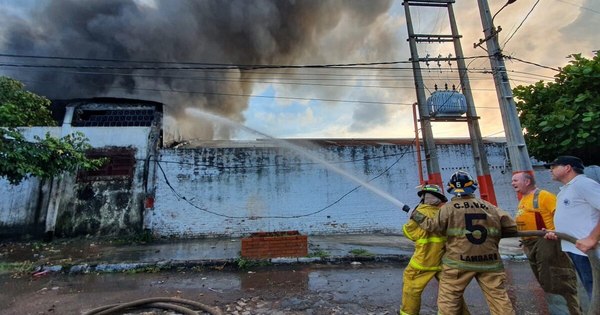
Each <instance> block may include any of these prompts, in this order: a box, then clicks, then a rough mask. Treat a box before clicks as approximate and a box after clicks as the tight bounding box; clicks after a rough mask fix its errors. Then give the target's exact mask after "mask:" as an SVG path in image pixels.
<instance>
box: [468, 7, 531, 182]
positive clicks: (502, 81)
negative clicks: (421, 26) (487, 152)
mask: <svg viewBox="0 0 600 315" xmlns="http://www.w3.org/2000/svg"><path fill="white" fill-rule="evenodd" d="M515 1H516V0H508V2H507V3H506V4H505V5H504V6H506V5H508V4H511V3H513V2H515ZM477 3H478V4H479V13H480V15H481V24H482V26H483V32H484V34H485V38H484V39H481V40H480V41H479V43H478V44H475V45H474V46H475V47H478V46H480V45H481V44H482V43H483V42H485V43H486V46H487V51H488V54H489V56H490V63H491V66H492V72H493V75H494V83H495V84H496V94H497V96H498V103H499V104H500V113H501V115H502V124H503V125H504V133H505V134H506V144H507V146H508V156H509V158H510V162H511V166H512V172H513V174H516V173H522V172H527V173H530V174H531V175H533V167H532V166H531V160H530V159H529V153H528V152H527V146H526V145H525V138H524V137H523V131H522V129H521V122H520V121H519V115H518V113H517V107H516V105H515V100H514V98H513V94H512V89H511V87H510V82H509V81H508V75H507V73H506V67H505V65H504V58H503V57H502V50H501V49H500V44H498V32H500V31H501V30H502V29H501V28H498V29H496V27H495V26H494V24H493V18H492V14H491V13H490V8H489V5H488V1H487V0H477ZM502 8H504V7H502ZM498 12H499V11H498Z"/></svg>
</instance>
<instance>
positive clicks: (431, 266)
mask: <svg viewBox="0 0 600 315" xmlns="http://www.w3.org/2000/svg"><path fill="white" fill-rule="evenodd" d="M415 211H419V212H420V213H422V214H424V215H425V216H427V217H428V218H434V217H436V216H437V214H438V212H439V211H440V208H439V207H437V206H432V205H428V204H424V203H422V204H419V206H417V209H416V210H415ZM402 232H403V233H404V236H406V237H407V238H408V239H410V240H411V241H413V242H415V252H414V253H413V255H412V257H411V258H410V262H409V263H408V264H409V265H410V266H412V267H413V268H415V269H418V270H423V271H440V270H442V267H441V263H442V255H443V254H444V243H445V242H446V237H445V236H443V235H441V234H439V233H433V232H427V231H425V230H423V229H422V228H421V227H420V226H419V224H418V223H417V222H415V221H413V220H408V222H407V223H406V224H404V226H402Z"/></svg>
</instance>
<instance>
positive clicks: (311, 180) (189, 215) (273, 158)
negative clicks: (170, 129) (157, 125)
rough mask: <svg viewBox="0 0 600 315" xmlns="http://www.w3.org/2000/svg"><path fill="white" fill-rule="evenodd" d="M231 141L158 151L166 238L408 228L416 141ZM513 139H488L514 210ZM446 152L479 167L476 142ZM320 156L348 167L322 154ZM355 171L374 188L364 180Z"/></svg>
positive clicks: (544, 178)
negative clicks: (300, 146) (305, 144)
mask: <svg viewBox="0 0 600 315" xmlns="http://www.w3.org/2000/svg"><path fill="white" fill-rule="evenodd" d="M226 146H227V145H226V144H221V147H204V148H198V149H177V150H176V149H164V150H161V151H160V152H159V159H158V171H157V186H156V195H155V197H156V198H155V203H154V208H153V209H151V210H149V211H148V213H147V214H148V215H147V217H146V218H145V220H146V224H147V228H149V229H150V230H151V231H152V232H153V233H154V234H155V235H157V236H164V237H198V236H221V235H228V236H244V235H247V234H249V233H252V232H258V231H283V230H298V231H300V232H301V233H305V234H337V233H374V232H382V233H401V226H402V224H404V223H405V222H406V220H407V216H406V214H405V213H404V212H402V211H401V210H399V207H398V202H393V200H398V201H400V202H401V203H406V204H408V205H410V206H411V207H412V206H415V205H416V204H417V202H418V200H419V199H418V197H417V195H416V189H415V187H416V186H417V185H418V184H419V175H418V167H417V161H416V157H415V153H414V146H412V145H399V144H385V142H380V143H378V142H376V141H370V142H369V143H368V144H364V145H353V146H340V145H331V146H321V147H316V148H315V147H311V148H307V149H306V150H305V152H306V153H305V154H300V153H298V151H295V150H290V149H289V148H285V146H284V147H282V146H281V144H280V143H278V144H277V147H269V146H268V145H266V146H265V145H263V146H256V145H255V146H247V147H239V146H233V145H232V146H231V147H226ZM505 147H506V146H505V143H487V144H486V153H487V156H488V162H489V163H490V171H491V177H492V179H493V181H494V186H495V191H496V197H497V200H498V202H499V205H500V206H501V207H502V208H504V209H506V210H507V211H509V212H511V213H512V214H514V211H515V208H516V205H517V199H516V194H515V193H514V192H513V189H512V187H511V186H510V182H511V176H512V171H511V169H510V165H508V160H507V158H506V154H505V152H506V149H505ZM310 155H313V158H311V156H310ZM438 155H439V157H440V167H441V170H442V178H443V179H444V180H447V179H448V178H449V177H450V175H451V174H452V173H453V172H455V171H456V170H459V169H463V170H467V171H469V172H470V173H471V174H472V175H473V176H475V175H476V174H475V169H474V165H473V164H474V162H473V159H472V154H471V148H470V145H468V144H451V145H438ZM422 156H424V155H422ZM320 159H322V160H325V161H327V162H328V163H329V164H331V165H333V166H335V168H339V169H342V170H343V171H344V172H345V173H346V174H348V175H346V176H345V175H340V174H339V173H337V172H336V171H334V170H333V169H332V167H331V166H326V165H323V164H322V163H320V162H316V160H320ZM534 163H536V162H535V161H534ZM537 164H539V163H537ZM423 167H424V166H423ZM540 167H541V166H540V165H537V166H536V167H535V169H536V173H537V174H536V175H537V178H538V182H539V186H540V187H545V188H549V189H550V190H552V191H555V192H556V191H557V184H556V183H553V182H552V181H551V180H550V177H549V174H548V172H547V171H546V170H543V167H542V168H541V169H540ZM351 177H355V178H358V179H360V180H362V181H364V182H368V183H370V184H371V185H373V186H374V187H376V189H374V190H369V189H366V188H364V187H362V186H361V184H360V183H357V182H356V181H354V180H352V179H351ZM389 199H392V201H390V200H389Z"/></svg>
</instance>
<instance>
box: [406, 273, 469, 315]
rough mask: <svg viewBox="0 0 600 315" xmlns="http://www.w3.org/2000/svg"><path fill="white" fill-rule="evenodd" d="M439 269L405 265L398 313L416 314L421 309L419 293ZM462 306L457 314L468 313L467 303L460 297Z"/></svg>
mask: <svg viewBox="0 0 600 315" xmlns="http://www.w3.org/2000/svg"><path fill="white" fill-rule="evenodd" d="M438 272H439V271H431V270H419V269H416V268H414V267H413V266H411V265H408V266H406V268H405V269H404V275H403V280H402V283H403V284H402V306H401V307H400V315H418V314H419V312H420V311H421V294H422V293H423V290H424V289H425V287H426V286H427V284H428V283H429V281H431V279H432V278H433V277H436V278H437V276H436V274H438ZM461 301H462V302H461V303H462V306H461V307H459V309H460V311H459V313H458V314H462V315H470V313H469V309H468V307H467V304H466V303H465V301H464V299H462V298H461Z"/></svg>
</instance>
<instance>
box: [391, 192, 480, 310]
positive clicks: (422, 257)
mask: <svg viewBox="0 0 600 315" xmlns="http://www.w3.org/2000/svg"><path fill="white" fill-rule="evenodd" d="M417 188H418V189H419V191H418V192H417V195H418V196H419V197H421V201H420V202H419V205H418V206H417V207H416V209H415V210H417V211H419V212H420V213H422V214H424V215H426V216H427V217H430V218H433V217H436V216H437V215H438V212H439V210H440V206H441V205H442V204H443V203H444V202H447V201H448V199H447V198H446V196H444V193H443V192H442V189H441V188H440V187H439V186H437V185H431V184H429V185H422V186H418V187H417ZM402 232H403V233H404V235H405V236H406V237H407V238H408V239H410V240H411V241H413V242H415V252H414V253H413V255H412V257H411V258H410V261H409V263H408V266H406V268H405V269H404V274H403V281H402V282H403V286H402V306H401V307H400V315H417V314H419V312H420V310H421V294H422V293H423V290H424V289H425V287H426V286H427V284H428V283H429V281H430V280H431V279H433V277H437V275H438V273H439V271H440V270H442V267H441V263H442V255H443V254H444V244H445V242H446V237H445V236H444V235H442V234H440V233H434V232H427V231H425V230H424V229H422V228H420V227H419V224H418V223H417V222H415V221H413V220H409V221H408V222H407V223H406V224H404V226H403V227H402ZM462 314H465V315H466V314H469V311H468V309H467V306H466V304H464V307H463V310H462Z"/></svg>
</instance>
